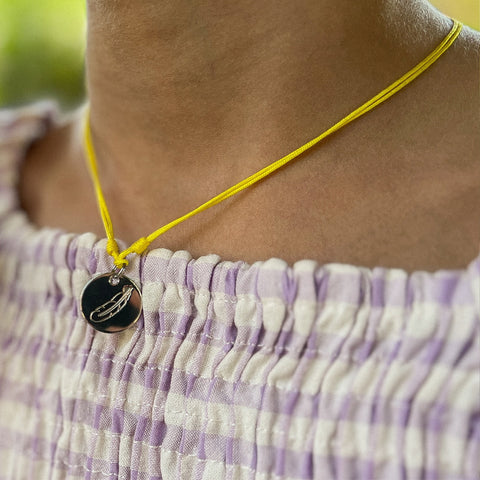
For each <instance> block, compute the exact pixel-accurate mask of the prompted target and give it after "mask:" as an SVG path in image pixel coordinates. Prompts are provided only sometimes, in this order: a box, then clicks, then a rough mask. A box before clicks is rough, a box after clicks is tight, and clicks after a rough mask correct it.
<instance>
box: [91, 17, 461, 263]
mask: <svg viewBox="0 0 480 480" xmlns="http://www.w3.org/2000/svg"><path fill="white" fill-rule="evenodd" d="M462 28H463V25H462V24H461V23H460V22H458V21H457V20H453V27H452V29H451V31H450V32H449V34H448V35H447V36H446V37H445V38H444V40H443V41H442V43H441V44H440V45H439V46H438V47H437V48H436V49H435V50H434V51H433V52H432V53H431V54H430V55H429V56H428V57H427V58H425V60H423V61H422V62H420V63H419V64H418V65H417V66H416V67H415V68H413V69H412V70H410V71H409V72H408V73H406V74H405V75H404V76H403V77H402V78H400V79H399V80H397V81H396V82H394V83H393V84H392V85H390V86H389V87H387V88H386V89H385V90H383V91H381V92H380V93H379V94H378V95H376V96H375V97H374V98H372V99H371V100H369V101H368V102H366V103H365V104H363V105H362V106H361V107H359V108H357V110H355V111H354V112H352V113H351V114H350V115H348V116H347V117H345V118H344V119H343V120H341V121H340V122H338V123H337V124H335V125H334V126H333V127H331V128H330V129H328V130H327V131H326V132H324V133H322V134H321V135H320V136H318V137H316V138H314V139H313V140H310V141H309V142H308V143H306V144H305V145H303V146H301V147H300V148H298V149H297V150H295V151H293V152H292V153H289V154H288V155H287V156H285V157H283V158H281V159H280V160H277V161H276V162H274V163H272V164H270V165H268V166H267V167H265V168H263V169H262V170H259V171H258V172H256V173H254V174H253V175H251V176H250V177H248V178H246V179H244V180H242V181H241V182H239V183H237V184H236V185H234V186H233V187H230V188H229V189H227V190H225V191H224V192H222V193H220V194H219V195H217V196H216V197H213V198H212V199H210V200H209V201H208V202H206V203H204V204H203V205H200V206H199V207H197V208H196V209H194V210H192V211H191V212H189V213H187V214H185V215H183V216H182V217H180V218H177V219H176V220H174V221H172V222H170V223H168V224H167V225H164V226H163V227H161V228H159V229H158V230H156V231H155V232H153V233H151V234H150V235H149V236H148V237H142V238H140V239H138V240H137V241H136V242H134V243H133V244H132V245H131V246H130V247H128V248H127V249H126V250H124V251H123V252H119V249H118V245H117V242H116V241H115V237H114V233H113V225H112V221H111V218H110V213H109V212H108V208H107V204H106V203H105V198H104V196H103V192H102V188H101V186H100V180H99V177H98V169H97V161H96V157H95V149H94V147H93V142H92V134H91V130H90V113H89V111H87V115H86V120H85V132H84V133H85V150H86V154H87V159H88V165H89V167H90V173H91V176H92V180H93V184H94V187H95V192H96V195H97V202H98V206H99V209H100V214H101V216H102V220H103V225H104V227H105V232H106V234H107V239H108V243H107V252H108V254H109V255H111V256H112V257H113V259H114V263H115V266H117V267H118V268H122V267H126V266H127V265H128V260H127V258H126V257H127V256H128V255H130V254H132V253H136V254H138V255H141V254H142V253H144V252H145V251H146V250H147V248H148V247H149V246H150V244H151V243H152V242H153V241H154V240H155V239H157V238H158V237H159V236H160V235H162V234H163V233H165V232H167V231H168V230H170V229H171V228H173V227H175V226H176V225H178V224H179V223H181V222H184V221H185V220H187V219H189V218H190V217H193V216H194V215H196V214H197V213H200V212H203V211H205V210H207V209H208V208H210V207H213V206H214V205H217V204H218V203H220V202H223V201H224V200H226V199H227V198H229V197H231V196H232V195H235V194H236V193H238V192H241V191H242V190H245V189H246V188H248V187H250V186H251V185H253V184H254V183H256V182H258V181H259V180H261V179H262V178H265V177H266V176H267V175H270V174H271V173H273V172H274V171H275V170H278V169H279V168H281V167H283V166H284V165H285V164H287V163H288V162H290V161H291V160H293V159H294V158H296V157H298V156H299V155H300V154H302V153H303V152H305V151H306V150H308V149H309V148H311V147H313V146H314V145H315V144H317V143H318V142H319V141H320V140H323V139H324V138H325V137H327V136H328V135H331V134H332V133H334V132H336V131H337V130H339V129H340V128H342V127H344V126H345V125H347V124H349V123H350V122H352V121H353V120H355V119H357V118H359V117H361V116H362V115H364V114H365V113H367V112H369V111H370V110H372V109H373V108H375V107H376V106H377V105H380V104H381V103H382V102H384V101H385V100H387V99H388V98H390V97H391V96H392V95H394V94H395V93H397V92H398V91H399V90H401V89H402V88H404V87H405V86H407V85H408V84H409V83H410V82H412V81H413V80H414V79H415V78H417V77H418V76H419V75H420V74H421V73H423V72H424V71H425V70H427V68H428V67H430V65H432V64H433V63H434V62H435V61H436V60H438V59H439V58H440V56H441V55H443V54H444V53H445V52H446V51H447V50H448V48H450V46H451V45H452V44H453V42H454V41H455V39H456V38H457V37H458V35H459V34H460V32H461V30H462Z"/></svg>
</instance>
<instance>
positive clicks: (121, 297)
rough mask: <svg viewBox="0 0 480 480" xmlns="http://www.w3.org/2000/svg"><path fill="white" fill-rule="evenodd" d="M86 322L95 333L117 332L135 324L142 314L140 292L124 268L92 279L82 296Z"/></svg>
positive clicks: (81, 302)
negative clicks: (125, 274)
mask: <svg viewBox="0 0 480 480" xmlns="http://www.w3.org/2000/svg"><path fill="white" fill-rule="evenodd" d="M80 304H81V308H82V314H83V316H84V318H85V320H86V321H87V322H88V323H89V324H90V325H91V326H92V327H93V328H95V329H96V330H98V331H100V332H104V333H117V332H121V331H122V330H125V329H127V328H129V327H131V326H132V325H134V324H135V323H136V322H137V320H138V319H139V318H140V314H141V312H142V295H141V293H140V290H139V289H138V287H137V286H136V285H135V283H133V282H132V280H130V279H129V278H128V277H125V276H124V275H123V269H122V270H118V269H116V268H115V269H114V270H113V272H112V273H105V274H104V275H100V276H98V277H95V278H92V280H90V282H88V283H87V285H85V288H84V289H83V292H82V295H81V301H80Z"/></svg>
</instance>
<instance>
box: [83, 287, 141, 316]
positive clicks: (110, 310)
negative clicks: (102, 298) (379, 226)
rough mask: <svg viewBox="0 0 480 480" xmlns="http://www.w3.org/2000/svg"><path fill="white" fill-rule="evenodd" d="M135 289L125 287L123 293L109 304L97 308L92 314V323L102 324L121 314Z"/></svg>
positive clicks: (113, 298) (119, 293)
mask: <svg viewBox="0 0 480 480" xmlns="http://www.w3.org/2000/svg"><path fill="white" fill-rule="evenodd" d="M133 290H134V288H133V287H132V286H131V285H124V287H123V289H122V291H121V292H118V293H117V294H116V295H114V296H113V297H112V298H111V299H110V300H109V301H108V302H105V303H104V304H103V305H100V306H99V307H97V308H96V309H95V310H93V312H92V313H91V314H90V321H91V322H93V323H102V322H106V321H107V320H110V319H111V318H112V317H114V316H115V315H117V313H119V312H121V311H122V310H123V309H124V308H125V306H126V305H127V304H128V301H129V300H130V297H131V296H132V293H133Z"/></svg>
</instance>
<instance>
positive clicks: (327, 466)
mask: <svg viewBox="0 0 480 480" xmlns="http://www.w3.org/2000/svg"><path fill="white" fill-rule="evenodd" d="M173 430H176V431H172V434H171V435H172V436H171V438H168V439H166V442H165V443H169V444H172V445H177V446H178V438H179V436H180V435H182V436H184V437H185V438H187V442H186V444H185V445H186V446H190V449H192V448H193V449H195V448H196V445H195V442H190V439H191V438H194V437H197V435H196V433H195V432H189V431H186V432H185V431H182V430H181V428H180V427H176V428H174V429H173ZM192 433H193V436H194V437H191V434H192ZM12 435H13V437H12ZM206 438H207V441H206V445H208V448H209V449H210V451H209V452H208V454H207V457H208V458H209V459H210V460H213V461H218V462H223V460H222V459H223V458H224V452H225V450H224V448H225V447H224V445H225V441H224V439H223V437H220V436H213V435H206ZM230 441H231V442H232V443H233V445H234V446H233V448H234V450H235V452H236V454H235V456H234V457H232V458H234V459H235V461H236V463H235V464H236V465H240V466H243V467H244V468H246V469H248V468H249V466H248V465H249V463H247V462H249V460H251V454H250V453H249V452H252V449H251V445H248V444H245V442H242V441H239V440H236V439H231V440H230ZM35 442H36V439H35V437H29V436H28V435H24V434H20V433H19V432H15V433H13V432H11V431H10V430H8V429H5V428H2V427H0V450H1V449H5V448H6V447H10V446H11V445H12V443H13V444H15V445H19V444H20V445H22V448H21V450H20V451H22V453H23V455H25V456H27V457H28V456H31V454H32V452H33V448H32V445H33V444H35ZM164 447H165V448H164V449H165V450H168V451H176V450H175V449H173V450H172V449H170V448H168V446H167V445H165V446H164ZM164 449H160V450H159V451H158V453H157V454H156V459H155V460H154V459H153V458H151V459H150V461H149V465H148V468H149V470H148V471H146V472H145V471H144V472H140V471H138V473H137V476H138V475H139V474H140V473H148V475H149V476H148V477H147V478H149V479H151V478H155V475H156V476H157V477H158V475H159V474H160V468H161V467H160V458H161V454H160V452H161V451H162V450H164ZM50 452H51V446H50V445H49V444H48V443H46V442H42V441H38V442H37V450H36V458H37V459H48V456H49V454H50ZM57 452H58V453H57V458H56V459H55V460H54V465H55V469H56V470H58V469H60V470H61V471H65V470H66V469H67V466H68V469H69V471H70V472H71V473H73V471H72V469H73V468H77V474H85V475H86V478H95V477H93V476H89V475H88V474H89V473H90V474H91V473H92V471H96V472H98V473H100V472H104V473H107V472H109V471H111V469H112V465H113V466H115V468H117V465H118V463H117V462H111V463H110V462H106V461H105V460H99V459H95V458H93V457H91V456H86V455H84V454H75V453H73V452H70V451H62V449H59V450H58V451H57ZM192 452H193V450H186V451H185V453H184V454H185V455H195V454H194V453H192ZM256 452H257V455H258V458H259V462H257V472H258V473H272V472H273V471H274V468H275V465H276V464H281V465H283V466H284V467H283V468H282V471H283V472H284V474H285V475H288V476H291V477H293V478H298V479H304V480H307V479H309V480H310V479H322V480H323V479H329V478H331V479H344V478H345V479H346V478H348V479H350V478H375V479H376V478H379V479H380V478H381V479H384V478H385V479H397V478H402V477H401V475H402V472H403V473H406V474H407V475H408V478H410V477H411V478H442V479H455V480H458V479H465V478H469V477H468V476H467V475H465V474H464V472H461V473H460V472H458V473H456V474H451V473H448V472H444V471H442V470H438V471H434V470H426V469H421V470H420V471H419V470H417V469H414V468H408V467H407V466H406V465H405V464H402V463H398V461H399V460H401V459H397V458H392V459H390V461H389V462H385V463H383V464H374V463H373V462H372V461H368V460H363V459H360V458H344V457H342V456H340V455H338V454H337V455H335V454H333V452H332V455H330V456H328V457H324V456H319V455H311V454H310V453H304V452H303V453H302V452H293V451H289V450H279V449H276V448H275V447H265V446H257V447H256ZM195 456H196V455H195ZM180 458H181V457H180ZM279 458H280V459H281V460H278V459H279ZM67 459H68V460H67ZM202 464H203V461H202ZM129 470H130V469H129V468H128V467H125V466H119V467H118V471H119V472H121V473H122V475H125V474H127V473H128V472H129ZM420 473H423V476H421V477H420V476H418V475H419V474H420ZM127 478H128V477H127ZM471 478H472V479H473V478H474V477H471Z"/></svg>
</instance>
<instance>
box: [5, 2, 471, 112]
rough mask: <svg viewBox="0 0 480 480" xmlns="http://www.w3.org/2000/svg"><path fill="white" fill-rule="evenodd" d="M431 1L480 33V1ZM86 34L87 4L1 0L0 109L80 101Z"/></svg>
mask: <svg viewBox="0 0 480 480" xmlns="http://www.w3.org/2000/svg"><path fill="white" fill-rule="evenodd" d="M352 1H355V0H352ZM400 1H401V0H400ZM431 3H433V5H435V6H436V7H437V8H438V9H439V10H441V11H443V12H444V13H446V14H448V15H450V16H453V17H455V18H458V19H459V20H461V21H462V22H464V23H465V24H466V25H469V26H471V27H472V28H475V29H477V30H480V0H432V1H431ZM84 34H85V0H41V1H38V2H37V1H33V0H0V106H7V105H18V104H22V103H27V102H30V101H33V100H38V99H42V98H49V97H53V98H55V99H57V100H58V101H59V102H60V103H61V105H62V106H63V107H64V108H69V107H73V106H75V105H77V104H79V103H81V102H82V99H83V98H84V85H83V53H84V48H85V45H84Z"/></svg>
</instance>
